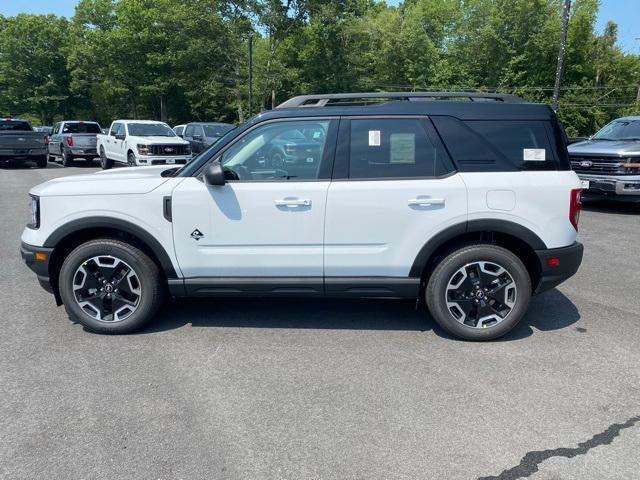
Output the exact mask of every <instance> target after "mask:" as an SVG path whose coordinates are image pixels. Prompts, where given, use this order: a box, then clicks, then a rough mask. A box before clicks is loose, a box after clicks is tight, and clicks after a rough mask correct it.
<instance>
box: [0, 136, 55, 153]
mask: <svg viewBox="0 0 640 480" xmlns="http://www.w3.org/2000/svg"><path fill="white" fill-rule="evenodd" d="M44 137H45V134H44V133H40V132H19V131H16V132H0V151H2V152H3V153H28V151H29V150H31V149H39V150H41V149H43V148H44V146H45V140H44ZM9 150H10V151H11V152H6V151H9ZM13 150H17V151H18V152H14V151H13Z"/></svg>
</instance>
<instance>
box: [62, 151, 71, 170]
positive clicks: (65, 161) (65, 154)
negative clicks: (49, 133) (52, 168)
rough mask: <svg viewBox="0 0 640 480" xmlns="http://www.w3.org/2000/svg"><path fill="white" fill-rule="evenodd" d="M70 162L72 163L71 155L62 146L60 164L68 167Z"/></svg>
mask: <svg viewBox="0 0 640 480" xmlns="http://www.w3.org/2000/svg"><path fill="white" fill-rule="evenodd" d="M72 163H73V157H71V154H70V153H69V152H68V151H67V150H65V149H64V148H63V149H62V165H63V166H65V167H69V166H71V164H72Z"/></svg>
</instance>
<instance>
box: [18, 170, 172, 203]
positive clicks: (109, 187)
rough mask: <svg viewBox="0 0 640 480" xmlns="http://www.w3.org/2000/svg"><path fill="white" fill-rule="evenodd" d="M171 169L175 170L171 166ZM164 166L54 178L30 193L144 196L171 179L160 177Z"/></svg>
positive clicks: (52, 195) (51, 195)
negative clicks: (143, 194)
mask: <svg viewBox="0 0 640 480" xmlns="http://www.w3.org/2000/svg"><path fill="white" fill-rule="evenodd" d="M174 168H175V167H174ZM170 169H171V167H167V165H158V166H153V167H125V168H116V169H113V170H105V171H101V172H96V173H90V174H86V175H70V176H68V177H62V178H56V179H54V180H49V181H48V182H44V183H41V184H40V185H37V186H35V187H33V188H32V189H31V191H30V193H32V194H33V195H38V196H40V197H54V196H65V195H66V196H75V195H127V194H142V193H148V192H150V191H151V190H154V189H156V188H158V187H159V186H160V185H162V184H163V183H164V182H166V181H167V180H168V179H169V178H171V177H162V176H161V174H162V172H164V171H165V170H170Z"/></svg>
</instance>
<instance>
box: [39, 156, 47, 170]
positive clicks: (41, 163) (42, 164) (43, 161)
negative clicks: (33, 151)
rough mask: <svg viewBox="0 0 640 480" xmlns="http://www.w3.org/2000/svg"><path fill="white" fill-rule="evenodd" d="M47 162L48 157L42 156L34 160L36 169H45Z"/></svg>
mask: <svg viewBox="0 0 640 480" xmlns="http://www.w3.org/2000/svg"><path fill="white" fill-rule="evenodd" d="M48 160H49V156H48V155H43V156H41V157H38V158H36V167H38V168H47V163H48Z"/></svg>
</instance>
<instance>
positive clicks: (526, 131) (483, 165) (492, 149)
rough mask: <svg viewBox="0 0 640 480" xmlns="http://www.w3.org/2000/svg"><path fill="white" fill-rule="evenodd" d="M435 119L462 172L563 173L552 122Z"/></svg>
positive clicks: (433, 118)
mask: <svg viewBox="0 0 640 480" xmlns="http://www.w3.org/2000/svg"><path fill="white" fill-rule="evenodd" d="M431 118H432V120H433V123H434V124H435V126H436V129H437V130H438V133H439V134H440V136H441V137H442V139H443V141H444V143H445V145H446V147H447V149H448V150H449V153H450V154H451V157H452V159H453V161H454V162H455V163H456V165H457V166H458V169H459V170H460V171H463V172H464V171H468V172H469V171H470V172H478V171H497V172H512V171H520V170H558V169H559V168H558V165H559V163H558V154H557V151H556V145H557V143H556V142H555V141H554V137H553V135H554V133H553V129H552V126H551V123H550V122H547V121H542V120H540V121H538V120H533V121H529V120H465V121H461V120H458V119H457V118H453V117H444V116H442V117H431Z"/></svg>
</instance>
